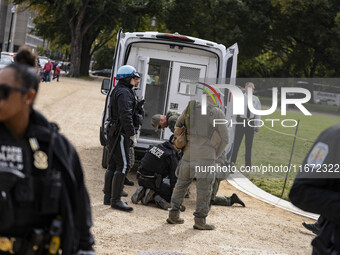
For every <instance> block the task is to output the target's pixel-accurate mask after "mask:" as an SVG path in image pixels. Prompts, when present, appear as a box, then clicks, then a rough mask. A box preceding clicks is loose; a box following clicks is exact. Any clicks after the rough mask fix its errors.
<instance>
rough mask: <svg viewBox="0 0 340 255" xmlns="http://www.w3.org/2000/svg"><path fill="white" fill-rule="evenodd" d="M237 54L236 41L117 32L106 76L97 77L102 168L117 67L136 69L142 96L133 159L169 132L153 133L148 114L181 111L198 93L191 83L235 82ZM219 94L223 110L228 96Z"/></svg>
mask: <svg viewBox="0 0 340 255" xmlns="http://www.w3.org/2000/svg"><path fill="white" fill-rule="evenodd" d="M237 55H238V46H237V44H236V43H235V44H234V45H232V46H230V47H229V48H226V47H225V46H224V45H222V44H217V43H215V42H211V41H207V40H202V39H199V38H194V37H189V36H182V35H179V34H178V33H175V34H164V33H158V32H136V33H123V32H122V30H121V31H119V33H118V35H117V45H116V49H115V55H114V59H113V64H112V72H111V78H110V79H104V80H103V84H102V89H101V91H102V93H103V94H105V95H106V101H105V108H104V112H103V117H102V123H101V128H100V142H101V144H102V145H103V146H104V150H103V161H102V162H103V167H106V160H107V152H106V149H105V144H106V135H105V133H104V130H105V128H104V127H105V125H106V123H107V118H108V106H109V95H110V92H111V91H112V89H114V86H115V85H116V83H117V82H116V80H115V76H116V73H117V70H118V69H119V67H121V66H122V65H131V66H134V67H135V68H136V69H137V71H138V72H139V73H140V74H141V81H140V84H139V87H138V90H137V91H136V94H137V95H138V97H139V98H140V99H145V104H144V110H145V118H144V121H143V125H142V127H141V129H140V132H139V134H138V144H137V147H135V155H136V159H137V160H138V159H139V158H140V157H141V156H142V155H143V154H144V151H145V149H146V148H148V147H149V145H150V144H157V143H161V142H163V141H164V140H166V139H168V138H169V137H170V136H171V132H170V130H169V129H168V128H166V129H165V130H163V131H161V132H158V133H156V132H155V131H154V128H153V127H152V125H151V117H152V116H153V115H154V114H164V115H165V114H166V113H167V112H168V111H176V112H182V111H183V110H184V109H185V107H186V106H187V104H188V102H189V101H190V100H192V98H193V97H195V96H196V97H197V98H199V96H200V93H201V90H199V89H197V88H196V87H197V86H195V84H197V82H204V83H207V84H216V83H219V84H221V83H229V84H235V78H236V67H237ZM225 95H226V96H225V97H224V98H222V102H223V107H224V109H225V112H226V114H228V115H229V113H228V112H227V111H226V105H227V101H228V97H229V96H228V93H227V94H226V93H225ZM229 101H230V98H229ZM228 118H230V116H229V117H227V119H228Z"/></svg>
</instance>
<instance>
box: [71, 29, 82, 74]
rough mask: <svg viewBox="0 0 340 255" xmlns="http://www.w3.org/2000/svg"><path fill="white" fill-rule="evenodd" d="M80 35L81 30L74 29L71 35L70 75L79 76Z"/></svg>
mask: <svg viewBox="0 0 340 255" xmlns="http://www.w3.org/2000/svg"><path fill="white" fill-rule="evenodd" d="M82 39H83V38H82V36H81V32H80V31H79V30H78V29H76V31H75V34H74V35H72V39H71V52H72V54H71V68H70V76H71V77H78V76H80V63H81V51H82Z"/></svg>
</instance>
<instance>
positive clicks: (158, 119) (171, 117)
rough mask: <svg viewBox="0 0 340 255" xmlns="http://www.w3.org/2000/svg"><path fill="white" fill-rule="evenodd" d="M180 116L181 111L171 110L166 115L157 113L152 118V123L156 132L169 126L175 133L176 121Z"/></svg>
mask: <svg viewBox="0 0 340 255" xmlns="http://www.w3.org/2000/svg"><path fill="white" fill-rule="evenodd" d="M179 116H180V113H178V112H170V111H169V112H167V114H166V115H161V114H155V115H153V116H152V118H151V124H152V126H153V127H154V129H155V132H157V131H158V129H164V128H166V127H168V128H169V129H170V130H171V132H172V133H173V132H174V130H175V125H176V121H177V119H178V117H179Z"/></svg>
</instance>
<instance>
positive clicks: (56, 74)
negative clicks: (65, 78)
mask: <svg viewBox="0 0 340 255" xmlns="http://www.w3.org/2000/svg"><path fill="white" fill-rule="evenodd" d="M60 71H61V69H60V67H59V65H57V66H56V68H55V70H54V77H53V80H54V79H57V82H59V76H60Z"/></svg>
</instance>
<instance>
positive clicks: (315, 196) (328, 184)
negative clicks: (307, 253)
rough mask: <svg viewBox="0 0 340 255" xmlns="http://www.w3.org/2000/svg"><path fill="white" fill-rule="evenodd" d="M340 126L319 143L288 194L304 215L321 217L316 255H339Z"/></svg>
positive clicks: (311, 152) (331, 130)
mask: <svg viewBox="0 0 340 255" xmlns="http://www.w3.org/2000/svg"><path fill="white" fill-rule="evenodd" d="M339 165H340V124H338V125H335V126H333V127H331V128H328V129H326V130H325V131H324V132H322V133H321V135H320V136H319V137H318V138H317V139H316V141H315V143H314V145H313V147H312V149H311V150H310V151H309V153H308V155H307V157H306V158H305V160H304V161H303V163H302V166H301V171H299V172H298V174H297V176H296V179H295V181H294V183H293V186H292V188H291V190H290V193H289V198H290V201H291V202H292V203H293V204H294V205H295V206H297V207H299V208H301V209H302V210H304V211H308V212H312V213H316V214H320V215H321V216H322V218H321V219H320V218H319V225H318V230H319V231H318V232H317V234H318V236H317V237H316V238H314V240H313V241H312V246H313V253H312V254H313V255H323V254H340V213H339V212H340V173H339V171H338V170H339Z"/></svg>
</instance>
